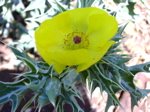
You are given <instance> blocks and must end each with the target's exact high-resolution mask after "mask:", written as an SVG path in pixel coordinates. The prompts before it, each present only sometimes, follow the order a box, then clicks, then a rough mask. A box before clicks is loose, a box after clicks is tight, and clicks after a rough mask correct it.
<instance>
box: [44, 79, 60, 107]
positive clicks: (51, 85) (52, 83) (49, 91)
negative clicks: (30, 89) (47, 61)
mask: <svg viewBox="0 0 150 112" xmlns="http://www.w3.org/2000/svg"><path fill="white" fill-rule="evenodd" d="M60 90H61V83H60V81H59V80H58V79H57V78H55V77H53V78H51V79H48V80H47V81H46V85H45V93H46V95H47V96H48V99H49V101H50V102H51V103H52V104H53V106H55V103H56V98H57V96H58V95H60Z"/></svg>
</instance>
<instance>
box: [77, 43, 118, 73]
mask: <svg viewBox="0 0 150 112" xmlns="http://www.w3.org/2000/svg"><path fill="white" fill-rule="evenodd" d="M114 43H115V42H114V41H108V42H107V43H106V44H105V45H104V46H103V47H102V48H100V49H99V50H98V51H95V52H94V51H91V57H92V58H90V60H88V61H87V62H85V63H84V64H81V65H79V66H78V67H77V71H78V72H80V71H83V70H86V69H87V68H89V67H90V66H91V65H93V64H95V63H96V62H98V61H99V60H100V59H101V58H102V57H103V56H104V55H105V54H106V52H107V51H108V49H109V48H110V46H112V45H113V44H114Z"/></svg>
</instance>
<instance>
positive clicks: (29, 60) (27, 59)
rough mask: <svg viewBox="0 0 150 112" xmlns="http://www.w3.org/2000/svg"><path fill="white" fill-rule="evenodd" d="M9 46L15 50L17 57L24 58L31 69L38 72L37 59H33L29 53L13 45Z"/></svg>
mask: <svg viewBox="0 0 150 112" xmlns="http://www.w3.org/2000/svg"><path fill="white" fill-rule="evenodd" d="M9 48H10V49H11V50H12V51H13V53H14V54H15V55H16V57H17V58H19V59H20V60H22V61H23V62H25V63H26V64H27V66H28V67H29V68H30V69H31V71H32V72H33V73H36V72H37V69H36V63H35V61H33V59H31V58H30V57H29V56H28V55H27V54H25V53H23V52H20V51H19V50H17V49H16V48H14V47H13V46H9Z"/></svg>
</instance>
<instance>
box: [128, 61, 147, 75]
mask: <svg viewBox="0 0 150 112" xmlns="http://www.w3.org/2000/svg"><path fill="white" fill-rule="evenodd" d="M128 69H129V71H131V72H132V73H133V74H136V73H138V72H150V62H147V63H143V64H139V65H133V66H130V67H128Z"/></svg>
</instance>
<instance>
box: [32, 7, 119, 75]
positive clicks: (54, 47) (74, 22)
mask: <svg viewBox="0 0 150 112" xmlns="http://www.w3.org/2000/svg"><path fill="white" fill-rule="evenodd" d="M117 29H118V24H117V22H116V20H115V18H114V17H113V16H111V15H109V14H108V13H106V12H105V11H104V10H101V9H98V8H94V7H89V8H77V9H74V10H69V11H65V12H63V13H60V14H58V15H57V16H55V17H53V18H52V19H48V20H46V21H44V22H43V23H42V24H41V25H40V27H39V28H37V29H36V31H35V41H36V47H37V50H38V52H39V54H40V55H41V56H42V57H43V59H44V60H45V61H46V62H47V63H48V64H52V65H53V66H54V69H55V70H56V71H57V72H58V73H61V72H62V71H63V70H64V69H65V68H66V67H67V66H69V67H76V69H77V71H78V72H80V71H83V70H85V69H87V68H89V67H90V66H91V65H93V64H95V63H96V62H98V61H99V60H100V59H101V58H102V57H103V56H104V55H105V53H106V52H107V50H108V49H109V48H110V46H111V45H112V44H114V41H112V40H111V38H112V37H113V36H114V35H115V33H116V32H117Z"/></svg>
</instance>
